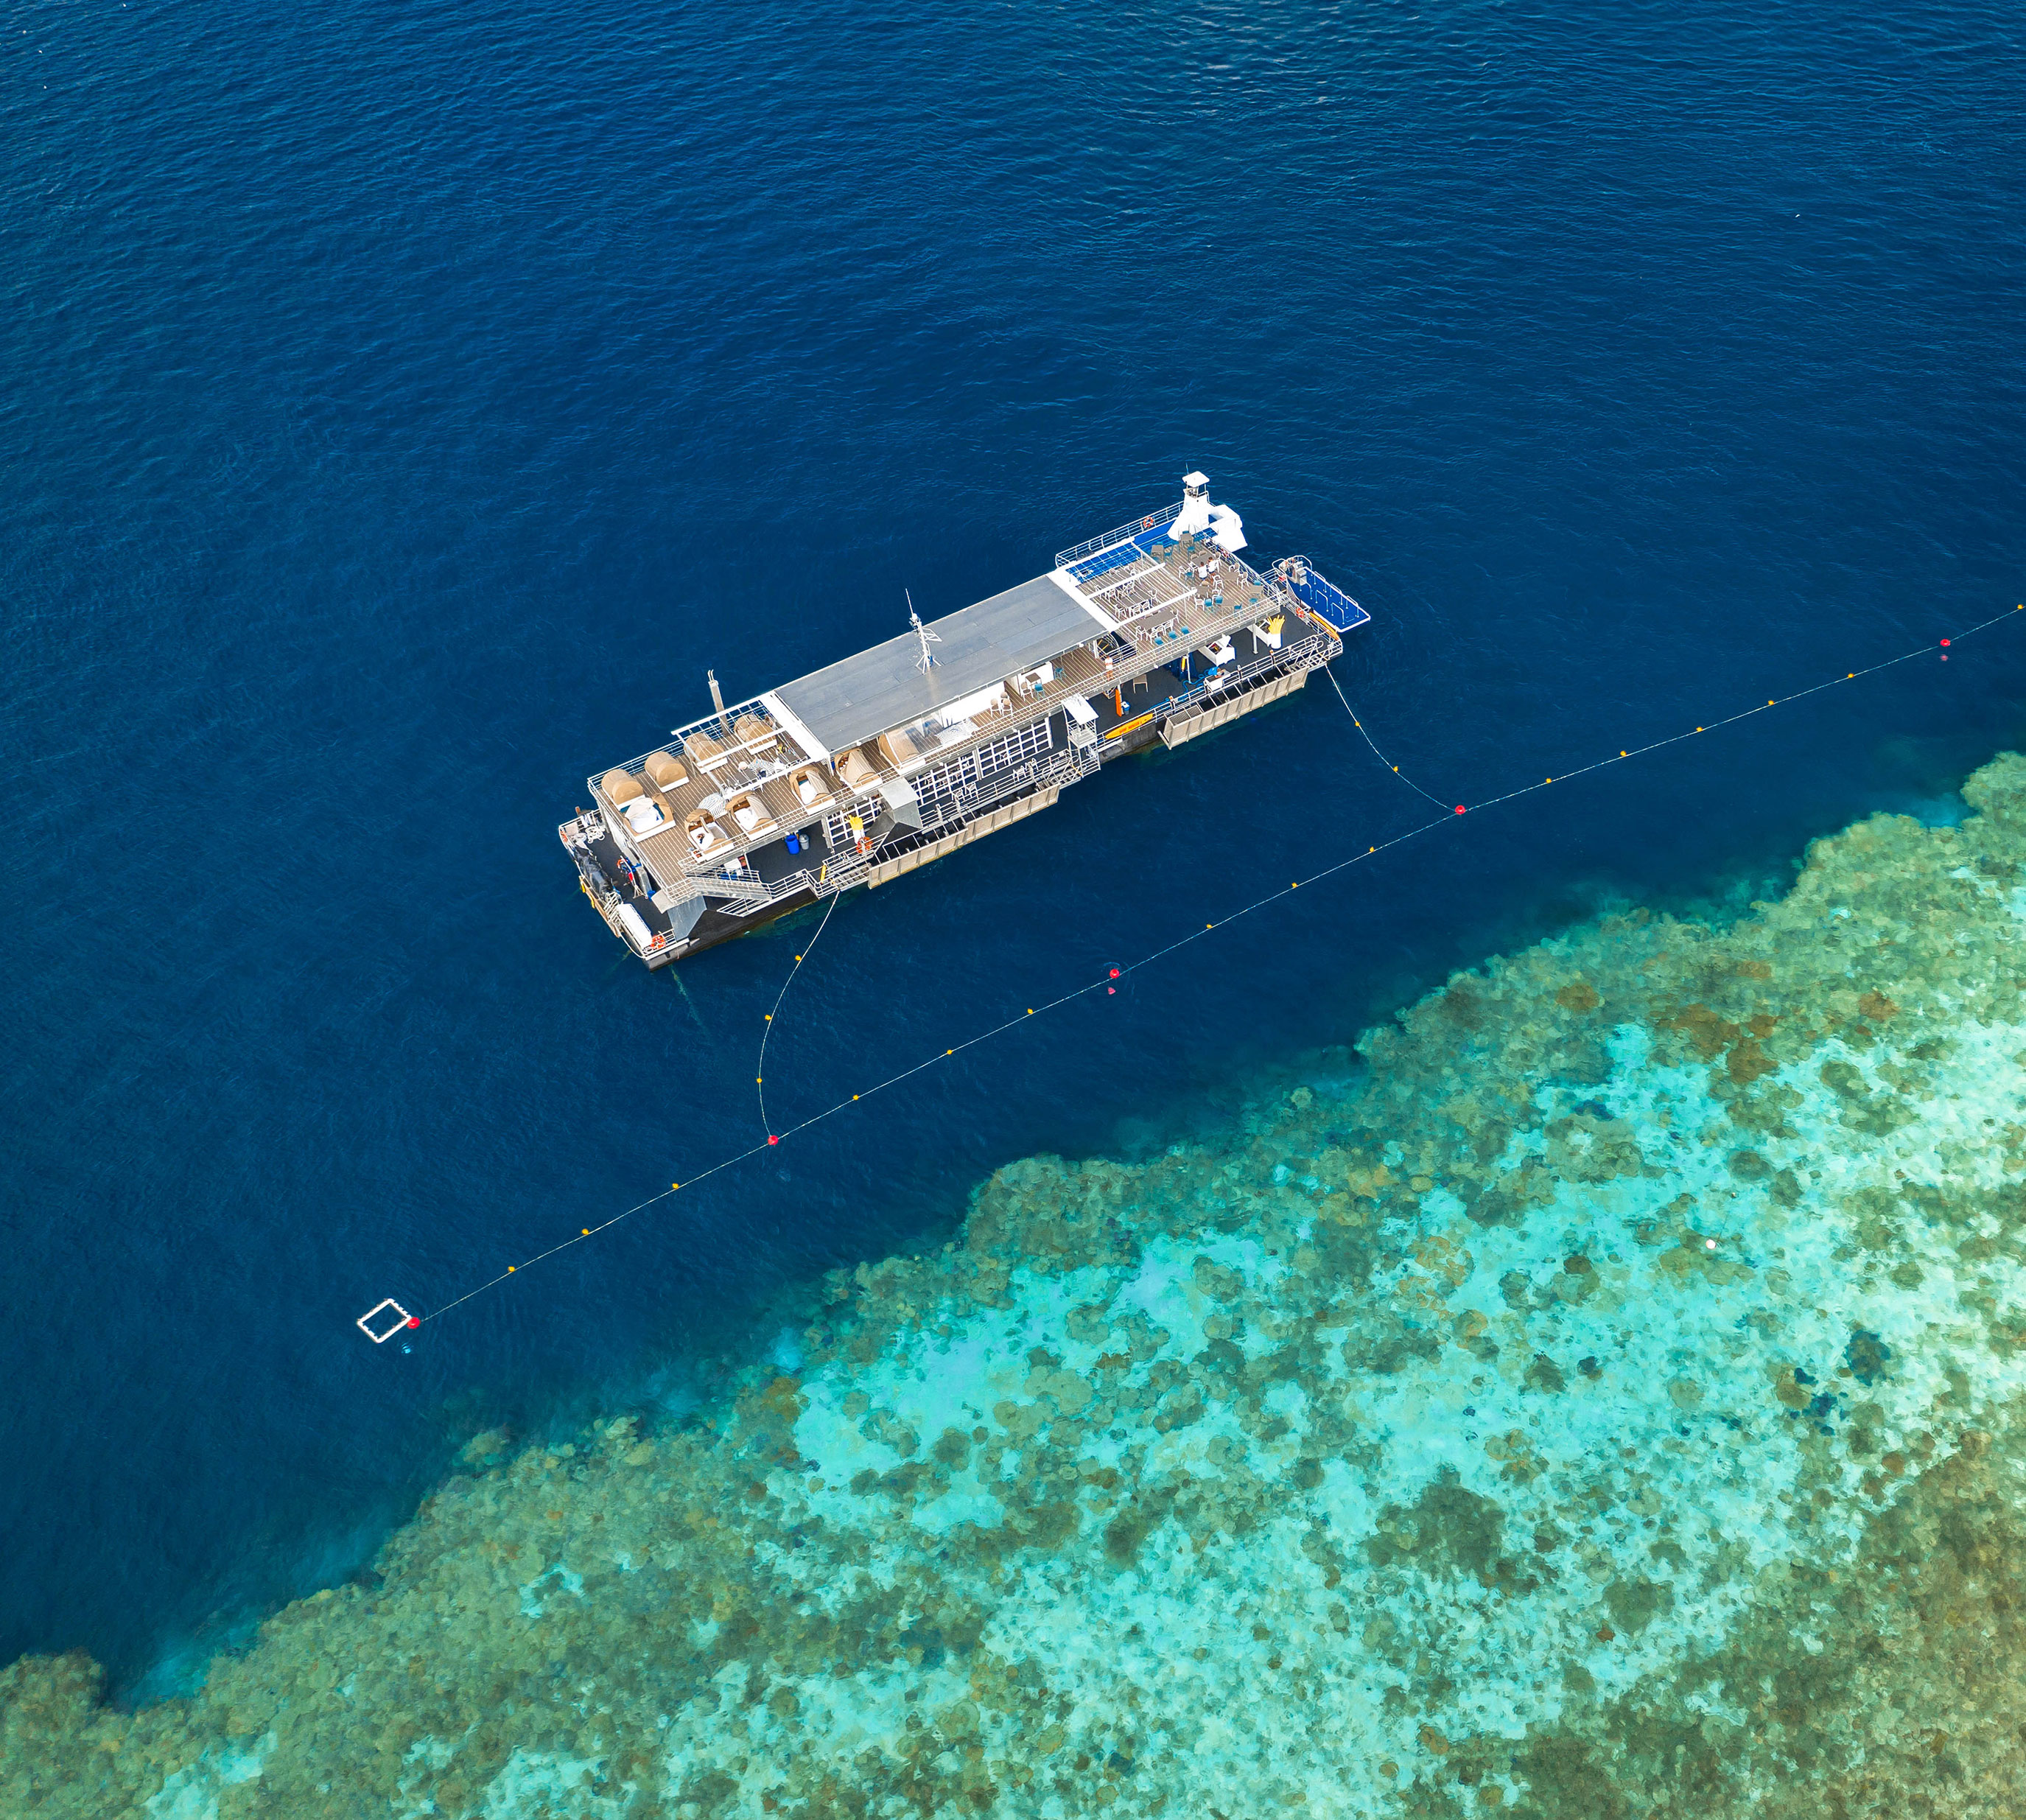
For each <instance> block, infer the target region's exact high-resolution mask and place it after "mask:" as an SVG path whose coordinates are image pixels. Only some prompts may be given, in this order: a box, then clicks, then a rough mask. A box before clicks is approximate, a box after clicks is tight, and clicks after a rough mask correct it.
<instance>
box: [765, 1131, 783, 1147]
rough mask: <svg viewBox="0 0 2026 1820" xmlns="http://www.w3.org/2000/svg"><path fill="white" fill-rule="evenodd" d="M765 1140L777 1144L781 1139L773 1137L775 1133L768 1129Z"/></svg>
mask: <svg viewBox="0 0 2026 1820" xmlns="http://www.w3.org/2000/svg"><path fill="white" fill-rule="evenodd" d="M767 1141H768V1143H769V1144H779V1142H780V1141H781V1140H780V1139H779V1138H778V1137H775V1135H774V1134H773V1133H772V1132H771V1131H770V1132H769V1133H768V1134H767Z"/></svg>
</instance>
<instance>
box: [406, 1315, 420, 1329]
mask: <svg viewBox="0 0 2026 1820" xmlns="http://www.w3.org/2000/svg"><path fill="white" fill-rule="evenodd" d="M408 1324H409V1326H411V1327H420V1326H421V1325H422V1322H421V1321H419V1320H418V1319H417V1318H416V1317H414V1315H412V1314H411V1315H410V1316H409V1317H408Z"/></svg>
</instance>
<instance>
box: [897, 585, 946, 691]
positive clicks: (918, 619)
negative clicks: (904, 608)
mask: <svg viewBox="0 0 2026 1820" xmlns="http://www.w3.org/2000/svg"><path fill="white" fill-rule="evenodd" d="M901 592H902V593H903V594H906V595H908V624H910V625H911V626H912V627H913V628H915V637H916V639H919V641H920V643H921V647H922V654H921V655H920V656H919V658H915V669H918V670H919V671H920V672H922V674H923V676H926V675H927V674H928V673H929V672H930V671H931V670H933V669H934V668H935V667H936V660H935V659H934V658H933V657H932V656H930V653H929V647H930V645H939V644H941V643H942V642H943V641H942V639H941V638H940V637H939V636H937V634H935V633H934V632H930V630H929V628H927V627H926V626H925V625H924V624H922V616H921V615H920V614H919V613H917V612H915V597H914V595H912V594H908V591H907V589H906V588H902V589H901Z"/></svg>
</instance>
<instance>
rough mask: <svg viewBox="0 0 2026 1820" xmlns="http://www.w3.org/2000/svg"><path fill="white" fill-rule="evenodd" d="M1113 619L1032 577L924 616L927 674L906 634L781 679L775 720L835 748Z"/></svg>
mask: <svg viewBox="0 0 2026 1820" xmlns="http://www.w3.org/2000/svg"><path fill="white" fill-rule="evenodd" d="M1110 623H1111V622H1110V621H1107V620H1104V619H1101V618H1100V617H1099V616H1098V614H1097V613H1096V611H1095V610H1093V609H1092V608H1090V607H1088V606H1085V605H1084V604H1083V602H1081V601H1080V600H1078V599H1077V598H1076V597H1075V595H1074V594H1073V593H1072V592H1071V591H1070V590H1069V589H1067V588H1063V587H1061V586H1059V585H1058V584H1057V583H1056V582H1055V580H1054V578H1053V577H1051V576H1046V575H1043V576H1037V577H1036V578H1035V579H1034V580H1032V581H1023V582H1022V583H1021V584H1020V585H1019V587H1018V588H1007V590H1006V591H1005V592H1004V594H995V595H993V596H992V598H991V599H989V600H981V601H980V602H978V604H977V605H976V606H967V607H965V608H964V609H963V610H962V611H960V612H958V613H950V614H949V615H947V616H946V617H944V618H942V619H938V620H934V621H930V624H929V627H928V630H929V631H930V632H932V633H933V634H934V637H935V642H934V643H933V644H932V645H931V646H930V650H931V653H932V654H933V655H934V658H935V662H934V665H933V666H932V667H931V668H930V670H929V672H928V673H927V674H926V676H925V675H923V672H922V670H921V668H920V662H921V651H922V647H921V646H920V644H919V642H918V641H917V639H916V638H915V634H914V633H913V632H902V633H901V635H900V636H898V637H896V638H890V639H887V640H886V643H884V644H877V645H875V646H873V647H872V648H871V650H864V651H860V653H859V654H857V655H856V657H850V658H845V659H843V660H842V661H841V662H838V663H834V664H831V665H827V667H826V668H824V669H820V670H815V671H812V672H810V674H809V675H808V676H804V677H801V679H800V680H798V681H795V682H793V683H783V685H782V686H781V687H779V688H778V689H776V690H775V691H772V700H775V701H778V702H779V703H780V705H781V706H782V707H783V708H785V709H786V710H787V712H786V714H785V715H783V717H782V718H783V721H784V723H785V724H786V725H787V726H788V727H789V728H790V730H791V731H793V730H794V729H795V728H798V727H799V728H803V729H806V731H808V732H809V733H811V734H812V735H814V736H815V740H816V743H818V744H820V746H822V747H823V750H826V751H827V752H831V753H836V752H842V751H843V750H845V748H846V747H848V746H856V745H857V744H859V743H860V742H861V741H864V740H867V739H871V738H872V737H873V736H874V735H875V734H879V733H884V732H886V731H890V729H892V728H896V727H904V726H906V725H907V724H909V723H910V722H912V721H915V720H922V719H924V718H925V717H927V716H928V715H930V714H932V713H935V712H936V711H937V709H941V708H945V707H947V706H949V704H951V703H952V702H960V701H962V700H963V698H965V697H967V696H970V695H975V694H978V691H981V690H984V689H989V688H990V687H991V686H992V685H993V683H999V682H1003V681H1004V680H1006V679H1007V677H1008V676H1017V675H1019V672H1021V671H1022V670H1027V669H1033V667H1034V666H1035V665H1037V664H1039V663H1041V662H1043V661H1044V660H1046V659H1047V658H1053V657H1059V656H1060V655H1061V654H1062V653H1063V652H1064V651H1066V650H1069V649H1070V647H1072V646H1073V645H1079V644H1086V643H1089V641H1090V640H1091V639H1093V638H1096V636H1098V635H1099V634H1100V632H1104V631H1106V630H1108V629H1109V627H1110ZM796 737H797V739H798V742H799V743H801V744H802V745H803V746H808V745H809V743H810V742H809V740H806V739H802V738H801V734H800V733H799V732H798V733H797V735H796Z"/></svg>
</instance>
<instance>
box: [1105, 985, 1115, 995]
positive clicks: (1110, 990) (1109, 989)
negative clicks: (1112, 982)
mask: <svg viewBox="0 0 2026 1820" xmlns="http://www.w3.org/2000/svg"><path fill="white" fill-rule="evenodd" d="M1104 996H1105V997H1107V998H1116V997H1118V987H1117V986H1107V987H1106V988H1105V989H1104Z"/></svg>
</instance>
